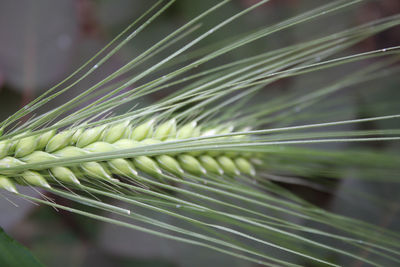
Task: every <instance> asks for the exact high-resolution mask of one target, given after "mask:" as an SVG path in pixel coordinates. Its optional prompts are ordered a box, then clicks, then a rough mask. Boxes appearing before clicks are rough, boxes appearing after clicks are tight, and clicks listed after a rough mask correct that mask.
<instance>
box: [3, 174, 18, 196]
mask: <svg viewBox="0 0 400 267" xmlns="http://www.w3.org/2000/svg"><path fill="white" fill-rule="evenodd" d="M0 188H3V189H5V190H7V191H9V192H11V193H18V191H17V188H16V187H15V185H14V183H13V182H11V180H10V179H8V178H7V177H5V176H4V175H0Z"/></svg>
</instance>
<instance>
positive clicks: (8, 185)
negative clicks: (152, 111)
mask: <svg viewBox="0 0 400 267" xmlns="http://www.w3.org/2000/svg"><path fill="white" fill-rule="evenodd" d="M155 121H156V120H155V119H151V120H148V121H146V122H143V123H141V124H139V125H136V126H134V125H133V124H132V123H131V122H130V121H129V120H124V121H119V122H116V123H110V124H105V125H99V126H96V127H93V128H87V129H85V128H83V127H82V128H79V129H67V130H64V131H61V132H59V133H56V131H55V130H51V131H48V132H44V133H42V134H39V135H31V136H28V137H22V138H20V139H19V140H17V141H9V140H4V141H1V142H0V156H1V157H0V168H3V170H2V171H1V172H0V178H1V179H0V187H1V188H3V189H6V190H8V191H10V192H14V193H15V192H16V190H14V189H13V188H15V186H14V187H13V179H14V178H13V177H16V179H15V180H16V181H18V180H21V179H22V180H23V181H24V182H25V183H27V184H29V185H33V186H40V187H44V188H50V184H49V182H50V181H51V180H48V179H49V178H45V177H52V178H53V179H56V180H58V181H60V182H63V183H67V184H75V185H79V184H80V181H79V179H78V177H79V176H81V175H84V176H86V177H87V178H91V179H102V180H106V181H110V182H112V181H114V180H115V179H114V178H113V175H117V176H122V177H127V178H131V179H136V178H137V177H138V175H139V173H138V171H140V172H141V173H142V174H146V175H148V176H151V177H154V178H158V179H162V175H163V174H164V173H169V174H172V175H176V176H178V177H183V175H184V174H185V173H186V172H187V173H191V174H194V175H199V176H204V175H207V174H216V175H224V174H225V175H228V176H238V175H240V173H243V174H244V175H248V176H254V175H255V168H254V166H253V165H252V164H251V163H250V161H249V160H248V159H247V158H246V155H243V154H241V153H238V152H228V151H225V152H224V151H216V150H213V151H195V152H187V153H175V154H168V155H154V156H145V155H142V156H136V157H133V158H129V157H127V158H116V159H110V160H107V161H106V162H96V161H92V162H82V163H80V164H78V165H77V166H75V167H67V166H55V167H51V168H45V167H42V166H41V163H45V162H49V161H52V162H54V161H56V160H57V159H59V158H63V159H64V158H74V157H82V156H85V155H89V154H92V153H106V152H110V151H116V150H121V149H132V148H139V147H144V146H151V145H155V144H159V143H163V142H167V141H171V140H182V139H187V138H194V137H199V136H210V135H214V134H224V133H230V132H232V131H233V127H232V126H231V125H228V126H224V127H219V128H216V129H207V130H205V131H202V130H201V127H199V126H198V125H197V122H194V121H193V122H189V123H187V124H185V125H182V126H181V127H178V126H177V123H176V120H175V119H171V120H168V121H166V122H163V123H161V124H160V125H158V126H156V123H155ZM223 138H227V137H220V138H218V139H223ZM236 138H237V137H236ZM242 138H243V137H242ZM23 164H35V166H36V167H35V168H32V169H29V170H25V171H23V172H22V173H18V172H16V171H8V173H7V168H10V167H16V166H21V165H23ZM78 173H79V174H78ZM7 174H9V175H10V174H12V177H7Z"/></svg>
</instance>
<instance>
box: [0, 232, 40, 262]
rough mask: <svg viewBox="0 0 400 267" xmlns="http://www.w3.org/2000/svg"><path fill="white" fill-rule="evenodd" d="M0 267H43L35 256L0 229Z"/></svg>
mask: <svg viewBox="0 0 400 267" xmlns="http://www.w3.org/2000/svg"><path fill="white" fill-rule="evenodd" d="M0 266H7V267H13V266H15V267H17V266H18V267H19V266H30V267H35V266H44V265H43V264H41V263H40V262H39V261H38V259H36V257H35V256H33V255H32V253H31V252H30V251H29V250H28V249H27V248H25V247H23V246H22V245H21V244H19V243H18V242H17V241H15V240H14V239H12V238H11V237H10V236H8V235H7V234H6V233H5V232H4V230H3V229H1V228H0Z"/></svg>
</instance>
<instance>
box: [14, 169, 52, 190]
mask: <svg viewBox="0 0 400 267" xmlns="http://www.w3.org/2000/svg"><path fill="white" fill-rule="evenodd" d="M21 176H22V178H24V180H25V181H26V182H27V183H28V184H30V185H33V186H40V187H45V188H51V186H50V185H49V184H48V183H47V181H46V179H45V178H44V177H43V176H42V175H41V174H40V173H38V172H35V171H24V172H23V173H22V174H21Z"/></svg>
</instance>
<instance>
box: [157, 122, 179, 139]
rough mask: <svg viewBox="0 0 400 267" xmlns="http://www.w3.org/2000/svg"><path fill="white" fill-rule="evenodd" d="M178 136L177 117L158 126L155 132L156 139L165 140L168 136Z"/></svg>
mask: <svg viewBox="0 0 400 267" xmlns="http://www.w3.org/2000/svg"><path fill="white" fill-rule="evenodd" d="M174 136H176V121H175V119H172V120H169V121H167V122H164V123H163V124H161V125H160V126H158V127H157V129H156V130H155V132H154V134H153V138H154V139H158V140H165V139H167V138H168V137H174Z"/></svg>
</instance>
